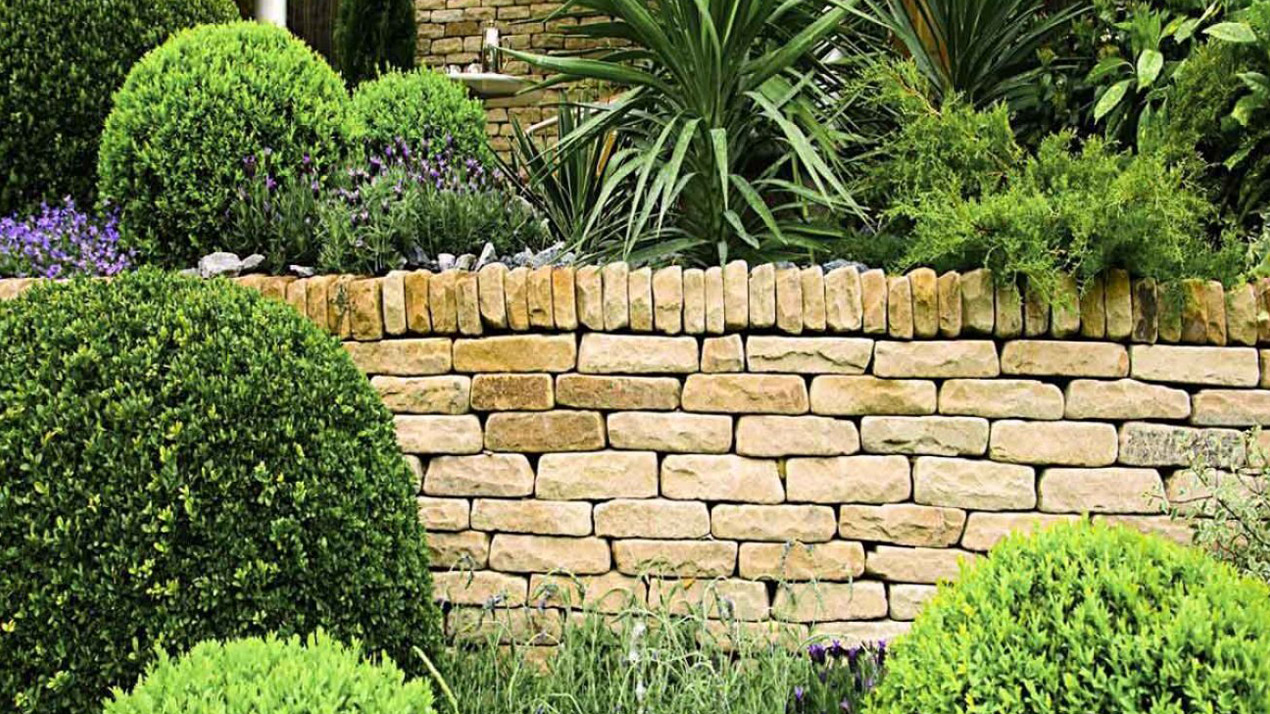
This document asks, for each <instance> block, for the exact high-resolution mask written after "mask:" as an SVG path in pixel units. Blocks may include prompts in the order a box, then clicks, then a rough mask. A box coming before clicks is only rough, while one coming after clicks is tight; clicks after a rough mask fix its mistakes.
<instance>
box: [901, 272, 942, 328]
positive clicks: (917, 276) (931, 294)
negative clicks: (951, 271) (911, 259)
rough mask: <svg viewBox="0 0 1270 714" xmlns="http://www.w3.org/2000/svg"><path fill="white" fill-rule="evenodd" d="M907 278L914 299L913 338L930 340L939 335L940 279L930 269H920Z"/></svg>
mask: <svg viewBox="0 0 1270 714" xmlns="http://www.w3.org/2000/svg"><path fill="white" fill-rule="evenodd" d="M907 277H908V287H909V293H911V294H912V297H913V336H914V337H918V338H921V339H924V340H928V339H930V338H932V337H934V336H935V335H937V334H939V285H938V284H939V278H937V277H936V276H935V271H933V270H931V269H930V268H918V269H916V270H913V271H911V272H909V274H908V276H907Z"/></svg>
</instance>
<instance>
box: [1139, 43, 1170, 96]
mask: <svg viewBox="0 0 1270 714" xmlns="http://www.w3.org/2000/svg"><path fill="white" fill-rule="evenodd" d="M1162 69H1164V55H1163V54H1161V53H1160V51H1159V50H1142V54H1140V55H1138V88H1139V89H1141V88H1143V87H1149V86H1151V84H1152V83H1153V82H1155V80H1156V78H1157V77H1159V76H1160V70H1162Z"/></svg>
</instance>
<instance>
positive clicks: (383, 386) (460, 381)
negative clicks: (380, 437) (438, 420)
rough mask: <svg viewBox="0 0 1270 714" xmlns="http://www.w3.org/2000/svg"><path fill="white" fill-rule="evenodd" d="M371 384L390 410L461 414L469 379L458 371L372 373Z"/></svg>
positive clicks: (399, 412)
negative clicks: (416, 374) (432, 374)
mask: <svg viewBox="0 0 1270 714" xmlns="http://www.w3.org/2000/svg"><path fill="white" fill-rule="evenodd" d="M370 386H372V387H374V388H375V391H377V392H379V398H380V400H381V401H383V403H384V406H386V407H388V409H389V411H392V412H396V413H398V414H464V413H466V412H467V409H468V395H469V394H470V392H471V386H472V380H471V379H470V378H469V377H462V376H459V375H453V374H450V375H445V376H441V377H384V376H377V377H372V378H371V380H370Z"/></svg>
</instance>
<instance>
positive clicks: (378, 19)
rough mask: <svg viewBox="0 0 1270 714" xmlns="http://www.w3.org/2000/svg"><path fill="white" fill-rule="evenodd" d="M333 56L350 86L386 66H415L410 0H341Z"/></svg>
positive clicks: (413, 23)
mask: <svg viewBox="0 0 1270 714" xmlns="http://www.w3.org/2000/svg"><path fill="white" fill-rule="evenodd" d="M334 40H335V56H336V58H337V60H338V63H339V70H340V74H342V75H344V80H345V81H347V82H348V83H349V84H350V85H356V84H358V83H359V82H362V81H364V80H367V79H373V78H374V77H375V76H376V75H378V74H379V73H380V72H381V71H383V70H386V69H389V68H393V67H396V68H399V69H410V68H411V67H414V66H415V8H414V2H412V0H341V2H340V5H339V15H338V16H337V17H336V19H335V38H334Z"/></svg>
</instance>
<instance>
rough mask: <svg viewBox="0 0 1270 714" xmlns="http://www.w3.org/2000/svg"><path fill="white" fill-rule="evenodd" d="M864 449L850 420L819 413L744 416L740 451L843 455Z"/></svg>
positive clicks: (738, 443) (746, 453) (739, 428)
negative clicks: (811, 414) (861, 447)
mask: <svg viewBox="0 0 1270 714" xmlns="http://www.w3.org/2000/svg"><path fill="white" fill-rule="evenodd" d="M859 450H860V435H859V433H858V432H857V431H856V427H855V424H852V423H851V422H849V421H843V420H839V419H833V418H830V417H819V416H795V417H788V416H742V417H741V418H740V419H739V420H738V421H737V427H736V452H737V453H738V454H741V455H742V456H840V455H846V454H854V453H855V452H857V451H859Z"/></svg>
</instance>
